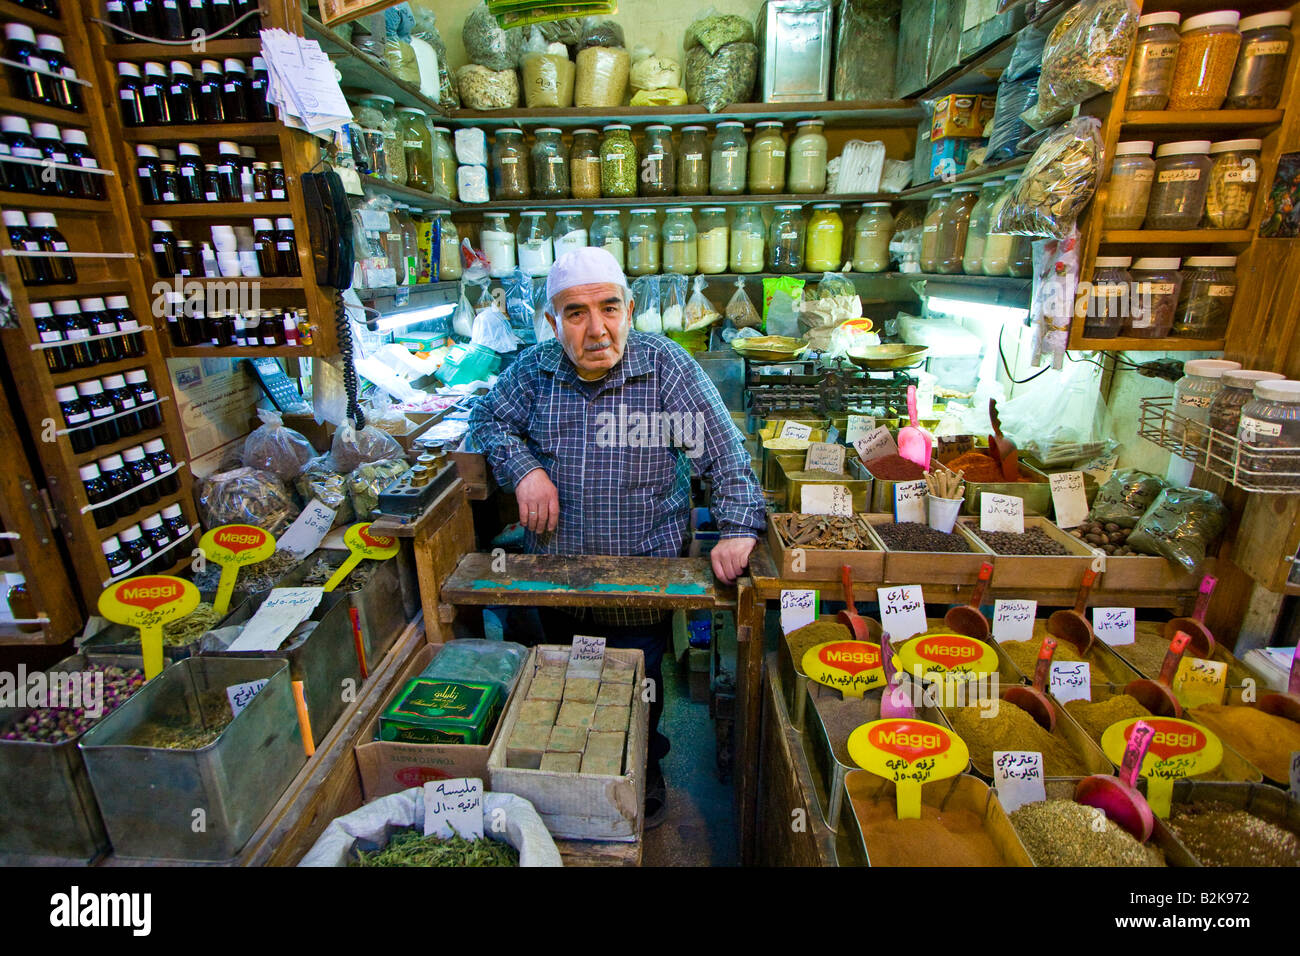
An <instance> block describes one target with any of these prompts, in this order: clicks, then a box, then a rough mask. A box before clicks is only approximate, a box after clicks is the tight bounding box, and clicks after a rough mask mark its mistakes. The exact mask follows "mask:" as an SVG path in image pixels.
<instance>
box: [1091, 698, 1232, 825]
mask: <svg viewBox="0 0 1300 956" xmlns="http://www.w3.org/2000/svg"><path fill="white" fill-rule="evenodd" d="M1138 721H1145V722H1146V723H1147V724H1148V725H1150V727H1151V729H1152V730H1153V731H1154V733H1153V735H1152V737H1151V747H1150V749H1149V750H1147V755H1146V757H1145V759H1143V761H1142V767H1141V769H1140V770H1139V771H1138V774H1139V775H1140V776H1143V777H1146V778H1147V803H1149V804H1151V812H1152V813H1154V814H1155V815H1156V816H1158V817H1160V818H1161V819H1162V820H1167V819H1169V803H1170V800H1171V798H1172V797H1173V792H1174V781H1175V780H1182V779H1183V778H1184V777H1194V776H1196V775H1197V774H1201V773H1208V772H1209V771H1211V770H1213V769H1214V768H1215V767H1217V766H1218V765H1219V764H1220V763H1221V762H1222V761H1223V744H1222V743H1220V742H1219V738H1218V737H1216V736H1215V735H1214V734H1213V733H1211V732H1210V731H1208V730H1206V729H1205V728H1204V727H1201V726H1199V725H1198V724H1194V723H1192V722H1191V721H1190V720H1178V719H1176V718H1173V717H1133V718H1131V719H1130V720H1121V721H1119V722H1117V723H1114V724H1111V725H1110V726H1109V727H1107V728H1106V730H1105V731H1104V732H1103V733H1102V735H1101V749H1102V752H1104V753H1105V754H1106V756H1107V757H1109V758H1110V759H1111V760H1113V761H1114V762H1115V764H1116V766H1118V765H1119V764H1121V763H1123V762H1124V748H1125V747H1126V746H1127V745H1128V738H1129V735H1130V734H1131V733H1132V732H1133V728H1134V726H1136V725H1137V723H1138Z"/></svg>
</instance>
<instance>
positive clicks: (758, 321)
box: [727, 277, 763, 329]
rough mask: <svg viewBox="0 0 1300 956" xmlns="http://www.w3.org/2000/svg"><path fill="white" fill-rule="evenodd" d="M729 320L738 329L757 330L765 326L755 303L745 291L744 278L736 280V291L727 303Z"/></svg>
mask: <svg viewBox="0 0 1300 956" xmlns="http://www.w3.org/2000/svg"><path fill="white" fill-rule="evenodd" d="M727 320H728V321H729V322H730V323H731V324H732V325H734V326H735V327H736V328H738V329H757V328H761V327H762V325H763V319H762V317H761V316H759V314H758V309H756V308H754V301H753V300H752V299H751V298H750V297H749V293H747V292H746V291H745V280H744V278H743V277H742V278H738V279H736V291H735V292H734V293H732V296H731V299H730V300H729V301H728V302H727Z"/></svg>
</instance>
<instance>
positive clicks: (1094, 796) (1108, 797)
mask: <svg viewBox="0 0 1300 956" xmlns="http://www.w3.org/2000/svg"><path fill="white" fill-rule="evenodd" d="M1154 736H1155V730H1153V729H1152V727H1151V725H1150V724H1148V723H1147V722H1146V721H1144V720H1139V721H1138V722H1137V723H1136V724H1134V725H1133V730H1132V732H1131V733H1130V734H1129V738H1128V743H1127V744H1126V745H1125V747H1124V762H1123V763H1122V764H1121V765H1120V768H1119V776H1118V777H1112V776H1110V775H1109V774H1104V773H1095V774H1093V775H1092V776H1090V777H1084V778H1083V779H1082V780H1080V781H1079V785H1078V786H1077V787H1075V788H1074V802H1075V803H1081V804H1083V805H1084V806H1085V807H1096V808H1097V809H1098V810H1100V811H1101V812H1102V813H1104V814H1106V816H1107V817H1109V818H1110V819H1111V821H1112V822H1114V824H1115V825H1116V826H1118V827H1120V828H1121V829H1124V830H1127V831H1128V832H1129V833H1131V834H1132V835H1133V837H1134V838H1135V839H1137V840H1138V841H1139V842H1140V843H1145V842H1146V841H1147V840H1149V839H1151V833H1152V831H1154V830H1155V828H1156V818H1155V814H1154V813H1152V812H1151V807H1150V805H1149V804H1148V803H1147V802H1146V800H1145V799H1144V798H1143V796H1142V794H1140V793H1139V792H1138V790H1137V778H1138V771H1139V770H1140V769H1141V768H1142V761H1143V760H1145V759H1146V756H1147V749H1148V748H1149V747H1150V746H1151V738H1152V737H1154Z"/></svg>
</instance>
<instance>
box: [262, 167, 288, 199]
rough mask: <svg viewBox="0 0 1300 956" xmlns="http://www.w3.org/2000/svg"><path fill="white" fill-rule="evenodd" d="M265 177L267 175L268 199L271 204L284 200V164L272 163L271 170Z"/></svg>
mask: <svg viewBox="0 0 1300 956" xmlns="http://www.w3.org/2000/svg"><path fill="white" fill-rule="evenodd" d="M267 175H268V180H267V183H268V190H269V194H268V198H269V199H271V200H272V201H273V202H275V201H278V200H282V199H284V198H285V196H286V193H285V179H284V163H281V162H279V161H278V160H276V161H274V162H272V163H271V168H270V170H269V172H268V174H267Z"/></svg>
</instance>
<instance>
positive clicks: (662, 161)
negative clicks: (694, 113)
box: [638, 123, 677, 196]
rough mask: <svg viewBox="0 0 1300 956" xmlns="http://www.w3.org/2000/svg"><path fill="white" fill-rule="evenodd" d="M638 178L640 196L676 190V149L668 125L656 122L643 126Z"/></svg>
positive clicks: (657, 194)
mask: <svg viewBox="0 0 1300 956" xmlns="http://www.w3.org/2000/svg"><path fill="white" fill-rule="evenodd" d="M638 179H639V180H640V183H641V186H640V192H641V195H642V196H671V195H672V194H673V193H675V192H676V191H677V151H676V150H675V149H674V148H673V131H672V129H671V128H670V127H668V126H664V125H663V124H662V123H656V124H655V125H653V126H647V127H646V128H645V141H644V148H643V150H642V152H641V163H640V167H639V174H638Z"/></svg>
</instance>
